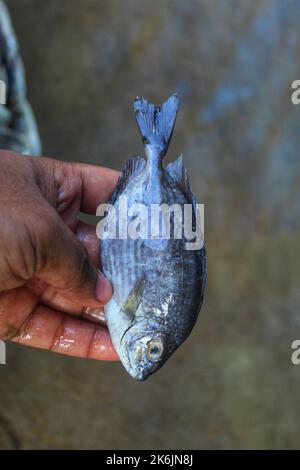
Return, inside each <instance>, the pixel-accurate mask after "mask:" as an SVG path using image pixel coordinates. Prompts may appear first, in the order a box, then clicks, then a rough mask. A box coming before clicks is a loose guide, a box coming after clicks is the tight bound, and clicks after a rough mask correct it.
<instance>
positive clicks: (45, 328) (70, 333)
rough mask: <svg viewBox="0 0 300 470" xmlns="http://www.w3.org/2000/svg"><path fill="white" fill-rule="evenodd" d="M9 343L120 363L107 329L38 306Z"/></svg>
mask: <svg viewBox="0 0 300 470" xmlns="http://www.w3.org/2000/svg"><path fill="white" fill-rule="evenodd" d="M12 341H14V342H17V343H19V344H22V345H25V346H32V347H35V348H40V349H47V350H49V351H53V352H57V353H60V354H66V355H68V356H76V357H82V358H89V359H97V360H102V361H117V360H119V358H118V355H117V353H116V351H115V349H114V347H113V345H112V342H111V340H110V336H109V333H108V330H107V329H106V328H104V327H102V326H99V325H95V324H92V323H90V322H87V321H85V320H81V319H77V318H72V317H69V316H67V315H64V314H63V313H61V312H58V311H56V310H53V309H50V308H48V307H45V306H43V305H40V304H38V305H37V306H36V308H35V310H34V311H33V313H32V314H31V315H30V317H28V319H27V321H26V322H25V323H24V324H23V325H22V327H21V329H20V330H19V332H18V334H17V335H16V336H14V337H13V338H12Z"/></svg>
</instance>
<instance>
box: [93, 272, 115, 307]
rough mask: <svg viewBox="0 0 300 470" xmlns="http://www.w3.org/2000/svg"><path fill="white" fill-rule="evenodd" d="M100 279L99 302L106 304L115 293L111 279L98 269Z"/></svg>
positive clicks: (98, 282) (97, 288)
mask: <svg viewBox="0 0 300 470" xmlns="http://www.w3.org/2000/svg"><path fill="white" fill-rule="evenodd" d="M97 273H98V279H97V285H96V297H97V300H98V301H99V302H101V303H102V304H106V303H107V302H108V301H109V299H110V298H111V296H112V294H113V288H112V285H111V283H110V281H109V280H108V279H107V278H106V277H105V276H104V275H103V274H102V272H101V271H99V270H97Z"/></svg>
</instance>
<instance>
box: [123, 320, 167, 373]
mask: <svg viewBox="0 0 300 470" xmlns="http://www.w3.org/2000/svg"><path fill="white" fill-rule="evenodd" d="M170 354H171V352H170V351H169V348H168V342H167V341H166V336H165V334H164V333H163V332H162V329H161V328H159V327H158V325H156V324H155V322H153V323H152V322H151V320H149V319H142V320H139V321H135V322H134V323H133V324H132V326H131V327H130V328H129V329H128V330H127V331H126V332H125V334H124V335H123V338H122V340H121V343H120V347H119V355H120V358H121V361H122V363H123V365H124V367H125V369H126V370H127V372H128V373H129V374H130V375H131V376H132V377H133V378H135V379H137V380H141V381H143V380H146V379H147V378H148V377H149V376H150V375H151V374H153V372H155V371H157V370H158V369H159V368H160V367H161V366H162V365H163V364H164V362H165V361H166V360H167V358H168V357H169V356H170Z"/></svg>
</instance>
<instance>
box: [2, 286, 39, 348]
mask: <svg viewBox="0 0 300 470" xmlns="http://www.w3.org/2000/svg"><path fill="white" fill-rule="evenodd" d="M37 303H38V297H37V295H36V294H35V293H34V292H30V291H29V290H28V289H27V288H26V286H21V287H18V288H16V289H9V290H7V291H3V292H1V293H0V339H4V340H5V339H9V338H10V337H11V336H13V335H14V334H15V333H16V331H18V329H19V328H20V326H21V325H22V323H23V322H24V321H25V319H26V318H27V317H28V315H29V313H30V312H32V311H33V310H34V308H35V306H36V305H37Z"/></svg>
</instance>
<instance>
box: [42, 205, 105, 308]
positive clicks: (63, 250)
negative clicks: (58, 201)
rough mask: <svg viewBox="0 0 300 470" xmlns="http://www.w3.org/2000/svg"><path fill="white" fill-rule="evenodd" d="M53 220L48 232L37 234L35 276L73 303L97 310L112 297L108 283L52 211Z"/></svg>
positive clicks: (43, 231) (47, 229)
mask: <svg viewBox="0 0 300 470" xmlns="http://www.w3.org/2000/svg"><path fill="white" fill-rule="evenodd" d="M51 209H52V208H51ZM52 216H53V217H52V218H53V220H52V223H51V225H49V219H47V228H46V229H45V230H41V233H40V234H37V238H40V240H39V243H38V249H37V254H38V256H39V257H40V259H41V260H42V262H41V263H40V266H41V269H40V270H39V272H38V273H37V276H38V277H39V278H40V279H42V280H43V281H45V282H47V283H48V284H50V285H52V286H53V287H54V288H55V289H58V290H60V291H62V292H61V293H62V294H64V295H65V296H66V297H68V298H70V299H71V300H72V301H73V302H76V303H78V304H79V305H82V306H89V307H93V308H99V306H100V305H103V304H106V303H107V302H108V301H109V299H110V297H111V296H112V286H111V283H110V282H109V280H108V279H107V278H106V277H104V275H103V274H102V273H101V272H100V271H99V270H97V269H96V268H95V266H94V265H93V264H92V262H91V260H90V258H89V256H88V253H87V251H86V250H85V248H84V247H83V246H82V245H81V243H80V242H79V241H78V240H77V238H76V237H75V235H74V233H73V232H72V231H71V230H70V229H69V228H68V227H67V226H66V225H65V224H64V222H63V221H62V219H61V218H60V217H59V215H58V214H57V213H56V212H55V211H53V212H52ZM42 225H43V224H42Z"/></svg>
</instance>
